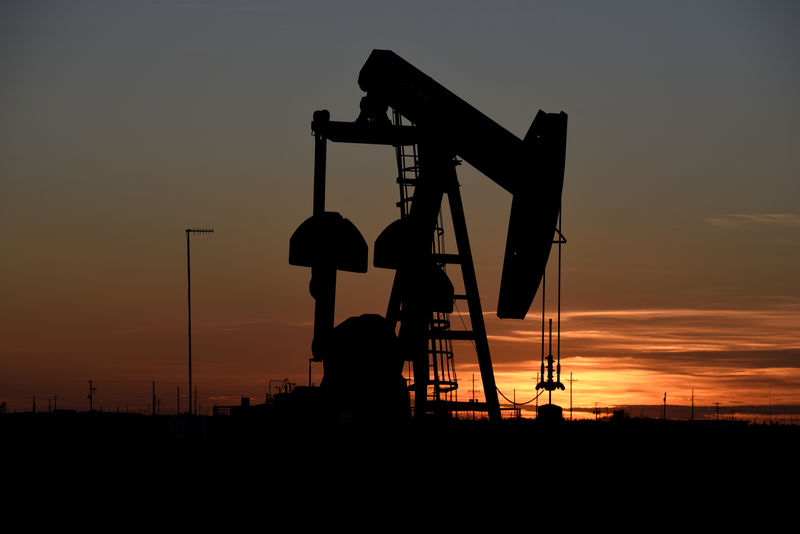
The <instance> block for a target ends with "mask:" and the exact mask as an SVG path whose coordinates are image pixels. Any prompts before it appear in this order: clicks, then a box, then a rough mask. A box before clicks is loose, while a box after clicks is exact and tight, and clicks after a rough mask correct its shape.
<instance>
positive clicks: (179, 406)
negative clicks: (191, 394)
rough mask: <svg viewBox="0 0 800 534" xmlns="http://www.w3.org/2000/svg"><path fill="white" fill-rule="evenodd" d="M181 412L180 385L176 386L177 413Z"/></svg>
mask: <svg viewBox="0 0 800 534" xmlns="http://www.w3.org/2000/svg"><path fill="white" fill-rule="evenodd" d="M180 414H181V386H178V415H180Z"/></svg>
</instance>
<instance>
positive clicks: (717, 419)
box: [714, 402, 719, 421]
mask: <svg viewBox="0 0 800 534" xmlns="http://www.w3.org/2000/svg"><path fill="white" fill-rule="evenodd" d="M714 404H715V405H716V407H717V410H716V418H715V420H716V421H719V402H715V403H714Z"/></svg>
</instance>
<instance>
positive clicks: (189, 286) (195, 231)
mask: <svg viewBox="0 0 800 534" xmlns="http://www.w3.org/2000/svg"><path fill="white" fill-rule="evenodd" d="M213 233H214V229H213V228H187V229H186V307H187V310H188V316H189V412H190V413H191V411H192V267H191V265H192V262H191V259H190V258H191V256H190V254H189V236H190V235H191V234H213ZM178 413H180V409H178Z"/></svg>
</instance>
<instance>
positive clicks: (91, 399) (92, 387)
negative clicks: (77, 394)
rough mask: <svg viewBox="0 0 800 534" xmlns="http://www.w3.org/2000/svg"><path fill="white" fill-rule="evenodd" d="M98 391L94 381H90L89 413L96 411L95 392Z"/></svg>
mask: <svg viewBox="0 0 800 534" xmlns="http://www.w3.org/2000/svg"><path fill="white" fill-rule="evenodd" d="M95 391H97V388H96V387H94V386H93V385H92V381H91V380H89V396H88V397H87V398H88V399H89V411H90V412H93V411H94V392H95Z"/></svg>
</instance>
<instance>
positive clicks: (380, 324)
mask: <svg viewBox="0 0 800 534" xmlns="http://www.w3.org/2000/svg"><path fill="white" fill-rule="evenodd" d="M358 84H359V87H360V88H361V89H362V90H363V91H365V92H366V96H364V97H363V98H362V99H361V103H360V114H359V116H358V118H357V119H356V120H355V122H338V121H332V120H330V113H329V112H328V111H327V110H322V111H316V112H315V113H314V116H313V122H312V123H311V128H312V132H313V134H314V138H315V153H314V199H313V200H314V201H313V215H312V216H311V217H310V218H308V219H306V220H305V221H304V222H303V223H302V224H301V225H300V226H299V227H298V228H297V230H296V231H295V232H294V234H293V235H292V237H291V239H290V243H289V263H290V264H292V265H298V266H304V267H310V268H311V282H310V285H309V290H310V293H311V296H312V297H313V298H314V299H315V312H314V337H313V341H312V344H311V352H312V360H313V361H321V362H322V364H323V371H324V376H323V379H322V383H321V388H320V389H321V390H322V391H323V394H324V395H325V397H326V403H328V405H329V406H332V407H333V408H334V409H335V410H338V411H339V412H340V413H341V412H347V413H349V414H350V415H352V417H353V418H354V419H359V418H368V417H378V416H379V417H382V418H386V417H390V418H391V417H396V418H402V417H408V414H409V413H410V408H411V402H412V398H413V413H414V416H415V417H424V416H426V415H428V414H433V413H450V412H456V411H467V410H480V411H486V412H487V413H488V415H489V418H490V419H491V420H498V419H500V405H499V402H498V396H497V388H496V385H495V379H494V371H493V368H492V360H491V355H490V352H489V343H488V341H487V334H486V326H485V324H484V319H483V313H482V308H481V302H480V297H479V294H478V284H477V280H476V276H475V268H474V265H473V260H472V253H471V249H470V242H469V238H468V235H467V225H466V219H465V214H464V208H463V205H462V200H461V193H460V190H459V188H460V185H459V183H458V178H457V175H456V166H457V165H458V164H459V163H460V161H459V160H458V159H457V158H462V159H463V160H464V161H466V162H468V163H469V164H470V165H472V166H473V167H474V168H476V169H477V170H478V171H480V172H481V173H483V174H484V175H485V176H486V177H488V178H489V179H491V180H492V181H494V182H495V183H497V184H498V185H500V186H501V187H502V188H503V189H505V190H506V191H508V192H509V193H511V194H512V195H513V200H512V205H511V213H510V218H509V225H508V233H507V237H506V248H505V258H504V262H503V270H502V276H501V282H500V293H499V298H498V304H497V315H498V317H500V318H501V319H524V318H525V315H526V314H527V313H528V310H529V309H530V307H531V305H532V303H533V299H534V297H535V296H536V293H537V291H538V289H539V286H540V285H542V289H544V284H542V281H543V279H544V276H545V268H546V266H547V262H548V258H549V256H550V251H551V249H552V245H553V243H557V244H558V248H559V296H560V264H561V255H560V249H561V244H562V243H565V242H566V240H565V239H564V238H563V236H562V234H561V231H560V213H561V193H562V187H563V181H564V161H565V152H566V134H567V115H566V114H565V113H563V112H561V113H545V112H543V111H541V110H540V111H539V112H538V113H537V114H536V117H535V118H534V119H533V123H532V124H531V126H530V128H529V130H528V132H527V134H526V135H525V137H524V139H522V140H520V139H519V138H517V137H516V136H515V135H514V134H512V133H510V132H508V131H507V130H506V129H504V128H503V127H502V126H500V125H498V124H497V123H495V122H494V121H492V120H491V119H490V118H488V117H487V116H485V115H484V114H482V113H481V112H479V111H478V110H477V109H475V108H474V107H472V106H471V105H469V104H468V103H466V102H465V101H463V100H462V99H460V98H459V97H457V96H456V95H454V94H453V93H451V92H450V91H449V90H447V89H445V88H444V87H443V86H441V85H440V84H439V83H437V82H436V81H434V80H433V79H432V78H430V77H429V76H427V75H426V74H424V73H422V72H421V71H420V70H418V69H417V68H416V67H414V66H412V65H411V64H409V63H408V62H406V61H405V60H403V59H402V58H400V57H399V56H398V55H397V54H395V53H394V52H391V51H388V50H373V51H372V53H371V55H370V56H369V58H368V59H367V62H366V63H365V65H364V66H363V67H362V69H361V72H360V74H359V78H358ZM390 108H391V117H392V118H391V119H390V118H389V115H388V113H389V109H390ZM328 141H332V142H342V143H360V144H373V145H389V146H393V147H394V148H395V153H396V160H397V168H398V176H397V183H398V185H399V190H400V200H399V201H398V202H397V207H398V208H399V210H400V218H399V219H397V220H396V221H394V222H393V223H391V224H390V225H389V226H388V227H387V228H386V229H385V230H384V231H383V232H382V233H381V234H380V235H379V236H378V238H377V239H376V241H375V245H374V254H373V265H374V266H375V267H378V268H384V269H393V270H394V271H395V275H394V282H393V284H392V289H391V293H390V295H389V300H388V306H387V310H386V316H385V317H382V316H379V315H362V316H360V317H351V318H349V319H346V320H345V321H343V322H342V323H340V324H339V325H337V326H335V327H334V310H335V302H336V272H337V271H349V272H357V273H366V272H367V265H368V247H367V244H366V242H365V240H364V238H363V237H362V235H361V233H360V232H359V230H358V229H357V228H356V227H355V225H353V223H351V222H350V221H349V220H348V219H345V218H344V217H342V215H340V214H339V213H336V212H330V211H325V187H326V183H325V182H326V179H325V174H326V147H327V142H328ZM445 194H446V195H447V200H448V205H449V207H450V218H451V221H452V225H453V233H454V237H455V242H456V246H457V249H458V252H457V253H447V252H445V249H444V240H443V232H444V230H443V228H442V222H443V217H442V214H441V209H442V201H443V197H444V195H445ZM554 236H557V239H555V240H554ZM447 265H457V266H459V267H460V272H461V276H462V278H463V286H464V289H465V294H463V295H458V294H455V290H454V286H453V284H452V282H451V281H450V278H449V277H448V275H447V273H446V272H445V267H446V266H447ZM456 300H466V302H467V307H468V309H469V317H470V324H471V327H470V328H471V329H469V330H466V329H460V330H458V329H453V328H451V323H450V319H449V317H450V314H451V313H452V312H453V309H454V301H456ZM543 309H544V308H543ZM551 332H552V324H551ZM559 333H560V297H559ZM551 335H552V334H551ZM559 337H560V336H559ZM458 340H470V341H472V342H473V343H474V346H475V351H476V353H477V359H478V364H479V368H480V373H481V380H482V383H483V391H484V396H485V403H475V402H457V401H455V400H453V395H452V393H453V392H454V391H455V390H456V389H457V387H458V383H457V380H456V375H455V366H454V360H453V341H458ZM559 347H560V343H559ZM558 353H559V356H560V348H559V350H558ZM406 362H410V364H411V372H410V373H409V378H408V379H406V378H405V377H404V376H403V368H404V366H405V363H406ZM544 362H545V357H544V316H543V318H542V382H540V383H539V384H537V389H544V390H547V391H550V392H552V391H553V390H554V389H563V388H564V386H563V385H562V384H561V382H560V363H559V365H558V368H557V376H556V378H555V379H554V378H553V356H552V350H551V351H550V355H548V358H547V379H545V378H544V376H545V369H544ZM365 388H368V389H369V395H364V394H363V391H364V390H365ZM410 394H411V395H410ZM365 397H368V398H365ZM554 408H558V407H554ZM560 415H561V411H560V408H558V416H559V417H560Z"/></svg>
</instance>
